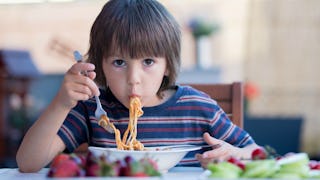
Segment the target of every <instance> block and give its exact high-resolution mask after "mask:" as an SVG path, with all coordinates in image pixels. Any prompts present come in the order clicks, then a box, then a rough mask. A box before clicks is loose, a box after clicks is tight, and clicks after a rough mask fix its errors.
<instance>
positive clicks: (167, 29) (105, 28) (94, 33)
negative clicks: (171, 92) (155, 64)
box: [88, 0, 181, 95]
mask: <svg viewBox="0 0 320 180" xmlns="http://www.w3.org/2000/svg"><path fill="white" fill-rule="evenodd" d="M180 41H181V32H180V27H179V25H178V23H177V22H176V20H175V19H174V17H173V16H172V15H171V14H170V13H169V12H168V11H167V10H166V8H165V7H164V6H162V5H161V4H160V3H159V2H157V1H156V0H110V1H108V2H107V3H106V4H105V5H104V7H103V9H102V10H101V12H100V14H99V15H98V17H97V18H96V20H95V22H94V24H93V25H92V28H91V33H90V47H89V51H88V62H90V63H93V64H94V65H95V66H96V73H97V78H96V82H97V83H98V85H100V86H101V87H105V86H106V83H107V82H106V78H105V77H104V73H103V70H102V60H103V58H104V57H107V56H110V55H114V54H121V55H124V56H126V57H130V58H141V57H146V56H152V57H164V58H166V60H167V68H168V70H169V75H168V77H164V79H163V82H162V84H161V86H160V89H159V91H158V95H159V94H160V93H161V91H163V90H165V89H168V88H170V87H171V86H172V85H174V84H175V82H176V78H177V75H178V73H179V69H180V51H181V45H180Z"/></svg>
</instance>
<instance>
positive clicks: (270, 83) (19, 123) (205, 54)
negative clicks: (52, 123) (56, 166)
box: [0, 0, 320, 167]
mask: <svg viewBox="0 0 320 180" xmlns="http://www.w3.org/2000/svg"><path fill="white" fill-rule="evenodd" d="M105 2H106V1H101V0H73V1H72V0H69V1H65V2H63V1H62V0H59V1H58V0H56V1H49V0H46V1H45V0H43V1H40V0H37V1H36V0H33V2H32V1H30V2H29V1H27V0H24V1H23V0H21V1H16V0H11V1H8V2H6V1H4V0H0V70H1V73H0V128H1V129H0V167H14V166H16V165H15V153H16V150H17V147H18V146H19V143H20V141H21V138H22V137H23V135H24V133H25V132H26V130H27V129H28V128H29V127H30V125H31V124H32V123H33V122H34V121H35V119H36V118H37V117H38V115H39V113H40V112H41V111H42V110H43V108H44V107H45V106H46V105H47V104H48V103H49V102H50V101H51V99H52V98H53V97H54V95H55V93H56V91H57V90H58V88H59V86H60V83H61V81H62V79H63V74H64V73H65V72H66V71H67V69H68V68H69V67H70V66H71V65H72V64H73V63H74V61H73V58H72V53H73V50H76V49H77V50H79V51H81V52H83V53H85V52H86V51H87V48H88V44H89V43H88V39H89V31H90V27H91V25H92V23H93V21H94V19H95V17H96V16H97V14H98V13H99V11H100V10H101V8H102V6H103V5H104V3H105ZM160 2H161V3H162V4H163V5H164V6H166V7H167V8H168V10H169V11H170V12H171V13H172V14H173V15H174V16H175V18H176V19H177V21H178V22H179V24H180V26H181V29H182V70H181V74H180V77H179V79H178V82H179V83H189V82H193V83H196V82H199V83H229V82H233V81H242V82H244V83H245V86H244V90H245V100H246V101H245V102H246V106H245V114H246V115H245V122H244V124H245V125H244V128H245V129H246V130H247V131H248V132H249V133H250V134H252V135H253V136H254V138H256V139H257V142H258V143H260V144H261V145H271V146H273V147H274V148H275V149H276V150H279V151H281V152H280V153H282V154H284V153H286V152H291V151H304V152H307V153H308V154H309V155H310V157H312V158H319V155H320V141H319V137H320V117H319V115H318V110H319V107H320V81H319V77H320V71H319V70H318V68H319V67H320V60H319V57H320V11H319V8H318V7H319V6H320V1H319V0H308V1H304V0H183V1H181V0H160Z"/></svg>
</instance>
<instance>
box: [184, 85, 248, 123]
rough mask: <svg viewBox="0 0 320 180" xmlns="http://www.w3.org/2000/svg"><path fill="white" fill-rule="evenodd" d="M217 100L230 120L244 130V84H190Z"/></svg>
mask: <svg viewBox="0 0 320 180" xmlns="http://www.w3.org/2000/svg"><path fill="white" fill-rule="evenodd" d="M188 85H190V86H192V87H194V88H196V89H198V90H200V91H203V92H205V93H206V94H208V95H209V96H210V97H211V98H212V99H214V100H216V101H217V102H218V104H219V106H220V107H221V108H222V109H223V110H224V111H225V112H226V114H227V115H228V117H229V118H230V120H231V121H232V122H233V123H234V124H236V125H237V126H239V127H241V128H243V87H242V82H233V83H230V84H226V83H225V84H188Z"/></svg>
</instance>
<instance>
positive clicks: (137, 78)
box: [102, 57, 168, 107]
mask: <svg viewBox="0 0 320 180" xmlns="http://www.w3.org/2000/svg"><path fill="white" fill-rule="evenodd" d="M102 66H103V71H104V75H105V77H106V80H107V83H108V87H109V88H110V90H111V91H112V93H113V94H114V95H115V96H116V98H117V99H118V100H119V101H120V102H121V103H122V104H123V105H125V106H126V107H129V99H130V96H133V95H137V96H140V97H141V103H142V105H143V106H155V105H159V104H160V103H162V101H161V99H160V98H159V97H158V96H157V92H158V90H159V88H160V85H161V83H162V79H163V77H164V75H168V70H167V63H166V59H165V58H155V57H145V58H138V59H130V58H126V57H107V58H105V59H104V60H103V63H102Z"/></svg>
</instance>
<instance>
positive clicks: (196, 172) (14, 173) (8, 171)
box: [0, 167, 207, 180]
mask: <svg viewBox="0 0 320 180" xmlns="http://www.w3.org/2000/svg"><path fill="white" fill-rule="evenodd" d="M47 172H48V169H47V168H44V169H42V170H40V171H39V172H37V173H21V172H19V170H18V169H16V168H2V169H0V177H1V178H0V179H1V180H6V179H10V180H13V179H46V178H47V177H46V175H47ZM206 177H207V176H206V174H205V171H204V170H203V169H202V168H199V167H174V168H172V169H171V170H170V171H169V172H167V173H163V175H162V176H161V177H149V178H133V177H108V179H110V180H112V179H114V180H117V179H120V180H136V179H137V180H138V179H140V180H141V179H150V180H158V179H159V180H160V179H161V180H175V179H182V178H183V180H189V179H190V180H191V179H192V180H197V179H199V180H202V179H206ZM48 179H49V178H48ZM68 179H79V178H68ZM88 179H98V180H99V179H106V177H93V178H88Z"/></svg>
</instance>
